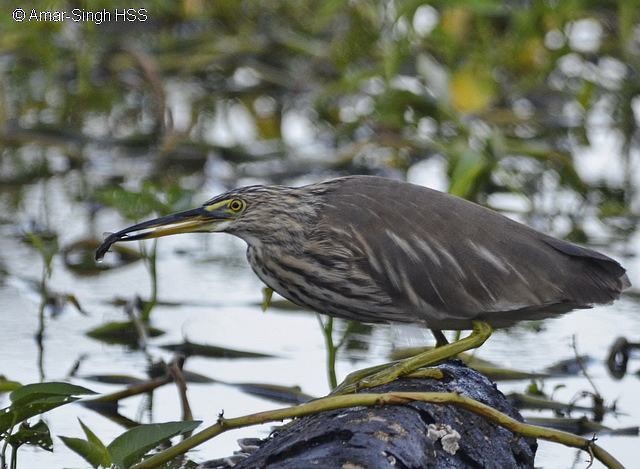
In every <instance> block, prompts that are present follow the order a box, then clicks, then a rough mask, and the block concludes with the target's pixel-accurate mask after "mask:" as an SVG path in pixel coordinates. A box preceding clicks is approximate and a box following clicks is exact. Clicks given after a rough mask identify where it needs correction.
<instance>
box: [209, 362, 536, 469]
mask: <svg viewBox="0 0 640 469" xmlns="http://www.w3.org/2000/svg"><path fill="white" fill-rule="evenodd" d="M437 368H439V369H440V370H441V371H442V372H443V374H444V378H443V379H440V380H436V379H423V378H419V379H418V378H407V379H399V380H396V381H395V382H393V383H389V384H387V385H384V386H378V387H375V388H371V389H370V390H368V392H375V393H384V392H391V391H408V392H456V393H459V394H462V395H465V396H468V397H471V398H473V399H476V400H478V401H480V402H482V403H484V404H487V405H489V406H491V407H493V408H495V409H497V410H499V411H501V412H504V413H505V414H507V415H509V416H511V417H514V418H516V419H518V420H520V421H522V417H521V416H520V414H519V412H518V411H517V410H516V409H515V408H514V407H513V406H512V405H511V404H510V403H509V401H508V400H507V399H506V398H505V396H504V395H503V394H502V393H501V392H500V391H499V390H498V389H497V387H496V385H495V384H494V383H492V382H491V381H489V379H487V378H486V377H484V376H483V375H481V374H480V373H478V372H477V371H474V370H472V369H471V368H468V367H467V366H466V365H465V364H464V363H463V362H461V361H459V360H450V361H448V362H445V363H443V364H441V365H439V366H438V367H437ZM240 444H241V448H242V449H241V450H240V451H238V452H236V454H234V455H233V456H231V457H228V458H222V459H217V460H214V461H208V462H206V463H204V464H201V465H200V466H199V467H200V468H202V469H205V468H207V469H213V468H215V469H228V468H230V467H234V468H235V469H245V468H278V469H294V468H295V469H299V468H310V467H318V468H323V469H325V468H341V469H359V468H363V469H364V468H367V469H369V468H372V469H373V468H375V469H377V468H380V469H382V468H447V469H449V468H469V467H478V468H480V467H482V468H505V467H508V468H532V467H534V457H535V452H536V448H537V444H536V441H535V440H533V439H528V438H522V437H520V436H518V435H514V434H513V433H511V432H510V431H509V430H506V429H504V428H502V427H499V426H497V425H495V424H493V423H490V422H488V421H487V420H485V419H483V418H482V417H480V416H478V415H476V414H474V413H472V412H470V411H468V410H465V409H462V408H459V407H455V406H451V405H440V404H429V403H423V402H412V403H408V404H404V405H388V406H376V407H354V408H349V409H341V410H335V411H329V412H323V413H321V414H317V415H312V416H309V417H304V418H300V419H297V420H295V421H294V422H292V423H290V424H288V425H285V426H282V427H280V428H278V429H276V430H275V431H274V432H273V433H272V434H271V435H270V436H269V437H268V438H266V439H264V440H259V439H250V440H249V439H245V440H240Z"/></svg>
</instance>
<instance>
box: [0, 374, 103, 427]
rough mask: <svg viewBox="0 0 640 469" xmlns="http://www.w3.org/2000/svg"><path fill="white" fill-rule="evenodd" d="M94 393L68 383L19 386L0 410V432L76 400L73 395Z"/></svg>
mask: <svg viewBox="0 0 640 469" xmlns="http://www.w3.org/2000/svg"><path fill="white" fill-rule="evenodd" d="M82 394H96V393H95V392H93V391H91V390H90V389H87V388H84V387H82V386H76V385H73V384H69V383H58V382H51V383H35V384H27V385H25V386H21V387H19V388H18V389H16V390H15V391H13V392H12V393H11V394H10V395H9V398H10V399H11V405H10V406H9V407H5V408H4V409H2V410H0V434H3V433H5V432H6V431H7V430H9V429H10V428H11V427H13V426H14V425H16V424H17V423H20V422H22V421H24V420H27V419H29V418H31V417H33V416H34V415H38V414H41V413H43V412H47V411H49V410H52V409H55V408H56V407H60V406H61V405H64V404H69V403H70V402H74V401H77V400H78V398H77V397H75V395H82Z"/></svg>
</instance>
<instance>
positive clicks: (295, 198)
mask: <svg viewBox="0 0 640 469" xmlns="http://www.w3.org/2000/svg"><path fill="white" fill-rule="evenodd" d="M303 197H304V193H302V192H301V191H300V190H299V189H296V188H291V187H284V186H247V187H242V188H239V189H233V190H231V191H229V192H225V193H224V194H221V195H218V196H216V197H214V198H212V199H210V200H208V201H207V202H205V203H204V204H203V205H202V206H200V207H198V208H194V209H192V210H186V211H184V212H178V213H174V214H172V215H167V216H164V217H160V218H156V219H153V220H149V221H145V222H142V223H138V224H136V225H133V226H130V227H128V228H125V229H123V230H121V231H118V232H117V233H112V234H110V235H109V236H107V238H106V239H105V240H104V242H103V243H102V244H101V245H100V247H99V248H98V249H97V250H96V259H98V260H100V259H102V257H103V256H104V254H105V253H106V252H107V251H108V250H109V248H110V247H111V245H112V244H114V243H117V242H120V241H135V240H139V239H148V238H159V237H162V236H169V235H173V234H179V233H215V232H227V233H232V234H235V235H236V236H239V237H240V238H243V239H244V240H245V241H247V242H249V243H252V242H260V241H262V240H264V239H268V238H269V237H271V236H274V235H278V233H279V236H280V238H282V237H283V230H285V231H286V232H287V234H288V235H290V236H294V235H296V234H298V233H299V232H300V230H303V229H304V226H305V223H304V222H305V221H308V217H309V216H311V215H313V214H314V213H315V209H314V207H313V206H312V205H310V204H308V203H302V202H303V201H302V200H301V198H303Z"/></svg>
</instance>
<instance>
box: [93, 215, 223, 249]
mask: <svg viewBox="0 0 640 469" xmlns="http://www.w3.org/2000/svg"><path fill="white" fill-rule="evenodd" d="M230 218H231V215H230V214H229V213H228V212H227V211H225V210H221V209H218V210H210V209H209V210H208V209H206V208H205V207H199V208H194V209H192V210H186V211H184V212H178V213H174V214H172V215H167V216H166V217H160V218H156V219H154V220H149V221H145V222H142V223H138V224H137V225H133V226H130V227H128V228H125V229H124V230H121V231H118V232H117V233H111V234H110V235H109V236H107V237H106V238H105V240H104V241H103V242H102V244H101V245H100V246H99V247H98V249H97V250H96V260H101V259H102V258H103V257H104V255H105V253H106V252H107V251H108V250H109V248H110V247H111V245H112V244H114V243H117V242H119V241H135V240H138V239H148V238H159V237H161V236H169V235H173V234H178V233H195V232H212V231H221V230H222V228H223V227H224V225H225V224H226V223H224V222H225V221H228V220H229V219H230Z"/></svg>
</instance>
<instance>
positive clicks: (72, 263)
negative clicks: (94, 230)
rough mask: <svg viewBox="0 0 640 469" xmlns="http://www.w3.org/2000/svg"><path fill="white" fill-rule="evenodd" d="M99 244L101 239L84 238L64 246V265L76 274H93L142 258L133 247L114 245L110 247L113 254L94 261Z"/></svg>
mask: <svg viewBox="0 0 640 469" xmlns="http://www.w3.org/2000/svg"><path fill="white" fill-rule="evenodd" d="M100 244H101V241H100V240H98V239H96V238H86V239H81V240H79V241H76V242H74V243H71V244H69V245H67V246H65V248H64V249H63V250H62V258H63V260H64V264H65V266H66V267H67V268H68V269H69V270H71V271H72V272H73V273H75V274H78V275H95V274H98V273H100V272H102V271H104V270H109V269H114V268H117V267H122V266H124V265H128V264H131V263H132V262H135V261H138V260H140V259H142V255H141V254H140V253H139V252H138V251H136V250H135V249H131V248H129V247H126V246H122V245H116V246H113V248H112V249H111V251H112V252H113V253H114V255H112V256H109V257H108V259H105V261H104V262H96V261H95V252H96V249H97V248H98V246H100Z"/></svg>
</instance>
